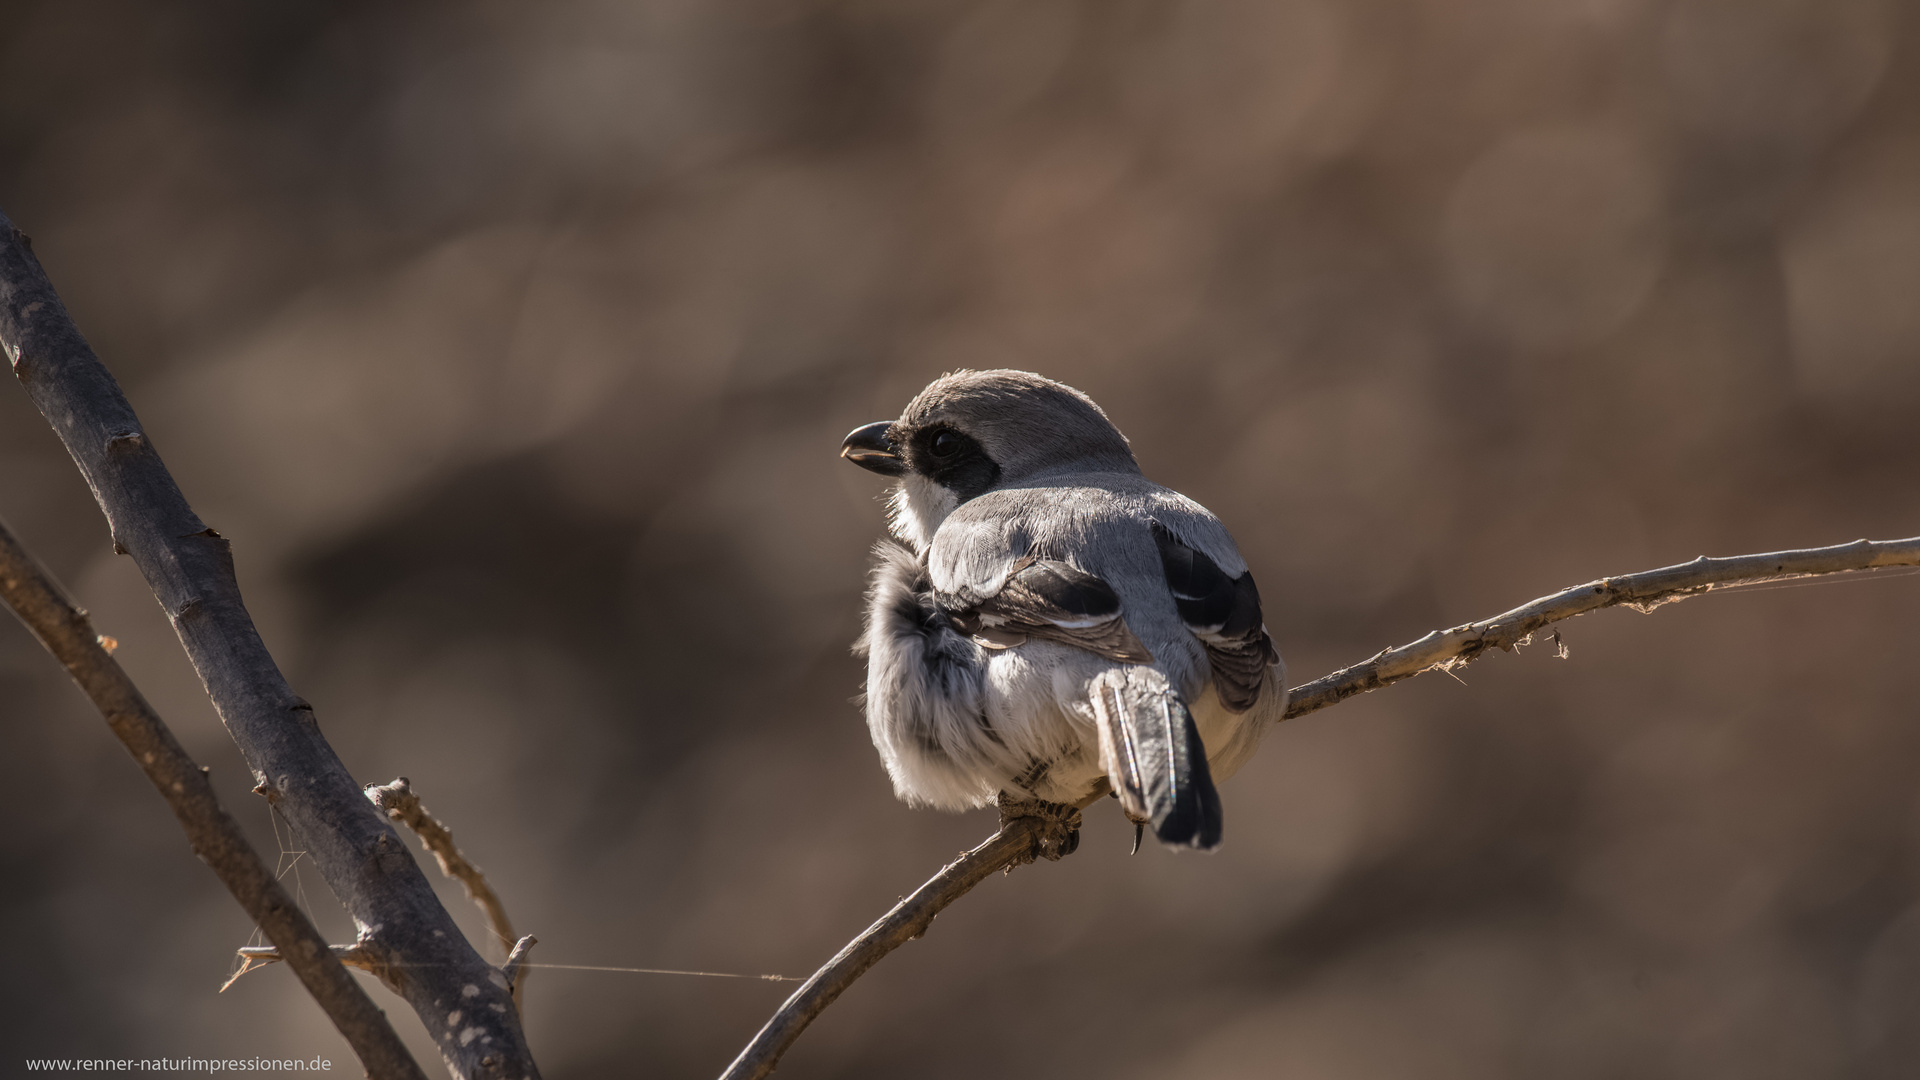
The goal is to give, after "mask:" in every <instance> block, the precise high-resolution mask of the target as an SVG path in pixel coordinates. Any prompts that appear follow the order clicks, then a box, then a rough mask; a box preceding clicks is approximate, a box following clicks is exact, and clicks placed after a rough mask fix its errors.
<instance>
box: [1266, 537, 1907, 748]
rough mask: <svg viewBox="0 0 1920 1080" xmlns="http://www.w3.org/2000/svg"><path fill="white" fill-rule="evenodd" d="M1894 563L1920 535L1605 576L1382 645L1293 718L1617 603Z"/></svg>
mask: <svg viewBox="0 0 1920 1080" xmlns="http://www.w3.org/2000/svg"><path fill="white" fill-rule="evenodd" d="M1888 566H1920V537H1914V538H1912V539H1907V540H1878V541H1876V540H1855V541H1854V542H1853V543H1851V544H1835V545H1834V546H1832V547H1823V548H1800V549H1797V550H1794V551H1769V552H1765V553H1763V554H1759V555H1733V556H1728V557H1726V558H1719V559H1716V558H1709V557H1708V556H1705V555H1702V556H1701V557H1699V558H1697V559H1695V560H1693V561H1692V562H1684V563H1679V564H1677V565H1675V566H1663V567H1661V568H1660V569H1658V570H1645V571H1642V572H1640V573H1638V574H1624V575H1621V576H1620V577H1605V578H1601V579H1599V580H1598V581H1589V582H1587V583H1586V584H1585V585H1576V586H1574V587H1573V588H1571V589H1562V590H1561V591H1559V592H1557V593H1554V594H1552V595H1551V596H1543V597H1541V598H1540V599H1538V600H1534V601H1531V602H1529V603H1525V604H1521V605H1520V606H1519V607H1517V608H1514V609H1513V610H1512V611H1508V612H1503V613H1501V614H1499V615H1495V616H1494V617H1493V618H1491V619H1482V620H1480V621H1479V622H1472V623H1467V624H1466V625H1465V626H1456V627H1454V628H1453V629H1451V630H1435V631H1434V632H1433V633H1431V634H1428V635H1427V636H1426V637H1423V638H1421V639H1420V640H1418V641H1415V642H1411V643H1409V644H1406V645H1402V646H1400V647H1399V648H1396V649H1382V650H1381V651H1380V652H1378V653H1376V654H1374V655H1373V656H1372V657H1370V658H1369V659H1367V660H1365V661H1362V662H1361V663H1358V664H1355V665H1353V666H1352V667H1347V668H1341V669H1340V670H1339V671H1336V672H1334V673H1333V674H1331V675H1327V676H1325V677H1323V678H1319V679H1315V680H1313V681H1312V682H1310V683H1307V684H1306V685H1304V686H1296V687H1294V688H1293V690H1292V692H1291V693H1290V694H1289V695H1288V701H1287V716H1286V718H1287V719H1289V720H1291V719H1293V718H1294V717H1296V716H1304V715H1306V714H1307V713H1310V712H1314V711H1316V710H1319V709H1324V708H1326V707H1327V706H1329V705H1332V704H1334V703H1336V702H1340V701H1344V700H1346V699H1347V698H1350V697H1352V696H1353V695H1355V694H1364V693H1367V692H1368V691H1370V690H1378V689H1380V688H1381V687H1383V686H1390V685H1392V684H1393V683H1397V682H1399V681H1400V680H1402V679H1411V678H1413V677H1414V676H1415V675H1419V674H1422V673H1423V672H1428V671H1432V670H1434V669H1436V668H1447V669H1452V668H1456V667H1460V666H1463V665H1465V664H1469V663H1472V662H1473V661H1474V660H1476V659H1478V658H1479V657H1480V656H1482V655H1483V654H1485V653H1486V651H1487V650H1488V649H1504V650H1508V651H1511V650H1512V649H1513V647H1514V646H1516V645H1521V644H1525V643H1526V641H1527V639H1528V638H1529V637H1531V636H1532V635H1533V633H1534V631H1536V630H1539V629H1541V628H1543V627H1545V626H1548V625H1550V624H1552V623H1557V622H1563V621H1565V620H1567V619H1571V618H1573V617H1574V616H1576V615H1585V614H1586V613H1588V612H1590V611H1599V610H1600V609H1602V608H1610V607H1622V606H1624V607H1631V608H1634V609H1636V610H1638V611H1642V612H1647V611H1652V610H1653V609H1654V608H1656V607H1659V606H1660V605H1662V604H1671V603H1674V602H1676V601H1679V600H1685V599H1687V598H1688V597H1692V596H1699V595H1702V594H1704V593H1707V592H1710V591H1712V590H1713V589H1718V588H1725V587H1727V586H1729V585H1747V584H1754V583H1757V582H1762V581H1783V580H1788V579H1792V578H1803V577H1814V576H1817V575H1821V574H1839V573H1845V572H1847V571H1854V570H1875V569H1880V568H1882V567H1888Z"/></svg>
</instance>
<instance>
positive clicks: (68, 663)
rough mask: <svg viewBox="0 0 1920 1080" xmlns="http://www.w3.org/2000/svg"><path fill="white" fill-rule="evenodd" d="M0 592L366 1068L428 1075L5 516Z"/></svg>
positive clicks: (387, 1078)
mask: <svg viewBox="0 0 1920 1080" xmlns="http://www.w3.org/2000/svg"><path fill="white" fill-rule="evenodd" d="M0 596H4V597H5V599H6V602H7V606H9V607H11V608H12V609H13V611H14V614H16V615H18V616H20V621H21V622H23V623H26V624H27V629H29V630H31V631H33V636H34V637H36V638H39V639H40V644H42V645H44V646H46V649H47V651H48V652H50V653H52V654H53V656H54V658H55V659H57V660H59V661H60V663H61V664H62V665H63V666H65V667H66V669H67V674H69V675H71V676H73V681H74V682H76V683H78V684H79V685H80V689H81V690H82V691H84V692H85V693H86V695H87V697H88V699H89V700H91V701H92V702H93V705H94V708H96V709H99V710H100V715H101V716H102V717H104V718H105V719H106V721H107V726H108V727H110V728H112V729H113V733H114V734H115V735H117V736H119V738H120V741H121V742H122V743H123V744H125V745H126V748H127V752H128V753H130V754H132V755H133V759H134V760H135V761H136V762H138V763H139V764H140V768H141V770H142V771H144V772H145V773H146V774H147V779H148V780H150V781H152V783H153V786H154V787H155V788H156V789H157V790H158V791H159V792H160V797H161V798H163V799H165V800H167V805H168V806H169V807H171V808H172V809H173V815H174V817H176V818H178V819H180V827H181V828H182V829H184V830H186V834H187V842H188V843H189V844H191V845H192V846H193V853H194V854H195V855H198V856H200V861H202V862H204V863H206V864H207V866H208V868H209V869H211V870H212V871H213V872H214V874H215V875H216V876H218V877H219V878H220V881H221V883H222V884H224V885H225V886H226V887H227V891H228V892H230V893H232V894H233V898H234V899H235V900H237V901H239V903H240V906H241V908H243V909H244V910H245V911H246V913H247V914H248V915H249V916H251V917H252V918H253V921H254V922H255V923H256V924H257V925H258V926H259V927H260V931H261V932H262V933H264V934H266V935H267V940H269V941H271V942H273V944H274V947H275V949H276V950H277V951H278V954H279V955H280V956H285V957H289V958H290V959H289V960H288V964H289V966H291V967H292V968H293V971H294V974H295V975H297V976H299V978H300V982H301V984H302V985H304V986H305V987H306V988H307V992H308V993H310V994H312V995H313V999H314V1000H315V1001H316V1002H318V1003H319V1004H320V1008H321V1009H323V1010H325V1011H326V1014H327V1018H328V1019H330V1020H332V1021H333V1026H334V1027H336V1028H339V1029H340V1034H342V1035H344V1036H346V1039H347V1043H348V1045H350V1046H352V1047H353V1052H354V1053H355V1054H357V1055H358V1056H359V1058H360V1062H361V1064H362V1065H364V1066H365V1067H366V1070H367V1075H368V1076H372V1077H376V1078H378V1080H425V1074H423V1073H422V1072H421V1071H420V1066H419V1065H418V1064H416V1063H415V1062H414V1060H413V1055H411V1054H409V1053H408V1052H407V1048H406V1045H405V1044H404V1043H402V1042H401V1041H400V1036H399V1035H397V1034H395V1033H394V1030H393V1026H392V1025H390V1024H388V1023H387V1016H386V1014H385V1013H383V1012H381V1011H380V1009H379V1008H378V1007H377V1006H375V1005H374V1003H373V1001H372V1000H371V999H369V998H368V997H367V995H366V992H365V991H364V990H362V989H360V984H359V983H356V982H354V981H353V977H352V976H351V975H348V974H347V972H346V969H345V968H342V967H341V966H340V964H339V962H338V961H337V960H335V959H334V957H333V955H332V953H331V952H330V951H329V950H328V948H327V942H326V939H325V938H322V937H321V936H320V932H319V931H318V930H316V929H314V926H313V923H312V921H311V920H309V919H308V918H307V915H306V912H304V911H301V910H300V908H299V907H298V906H297V905H296V904H294V902H293V899H292V898H291V897H289V896H288V895H287V893H286V890H285V889H282V888H281V887H280V883H279V882H278V881H277V880H275V878H274V876H273V871H271V870H269V869H268V868H267V866H266V864H265V863H263V862H261V861H260V856H259V854H258V853H256V852H255V851H254V850H253V846H252V845H251V844H248V843H247V838H246V834H245V833H243V832H241V831H240V825H239V823H238V822H236V821H234V820H233V816H232V815H230V814H228V813H227V811H226V809H225V808H224V807H222V806H221V805H220V800H219V799H218V798H217V797H216V796H215V795H214V793H213V785H212V784H210V783H208V782H207V775H206V772H205V771H204V770H202V769H201V768H200V766H198V765H196V764H195V763H194V761H193V758H191V757H189V756H188V755H187V752H186V750H185V749H183V748H182V747H181V745H180V743H179V741H178V740H177V739H175V738H174V737H173V732H172V730H171V729H169V728H168V727H167V725H166V724H165V723H164V722H163V721H162V720H161V719H160V715H159V714H158V713H156V712H154V710H153V706H151V705H149V704H147V700H146V698H145V697H143V696H142V695H141V693H140V690H139V688H138V687H136V686H134V685H133V680H132V679H130V678H128V677H127V673H126V671H124V670H123V669H122V668H121V667H120V664H119V662H118V661H116V660H114V658H113V657H112V656H111V655H109V654H108V652H107V650H106V648H105V647H103V645H102V643H101V640H100V637H99V635H97V634H95V633H94V630H93V626H92V624H90V623H89V622H88V621H87V615H86V613H85V612H83V611H81V610H80V609H79V608H78V607H75V606H74V605H73V603H72V602H71V601H69V600H67V598H66V596H65V594H64V593H63V592H62V591H61V590H60V588H59V586H58V585H56V584H54V581H53V578H52V577H51V576H50V575H48V574H47V572H46V571H45V570H44V569H42V568H41V567H40V565H39V564H38V563H37V562H35V561H34V559H33V557H32V556H31V555H29V554H28V553H27V550H26V548H24V547H22V546H21V544H20V542H19V540H17V539H15V537H14V535H13V533H12V532H10V531H8V529H7V527H6V525H5V524H4V523H0Z"/></svg>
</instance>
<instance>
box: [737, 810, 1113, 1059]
mask: <svg viewBox="0 0 1920 1080" xmlns="http://www.w3.org/2000/svg"><path fill="white" fill-rule="evenodd" d="M1096 797H1097V796H1096ZM1078 824H1079V814H1078V813H1077V812H1076V813H1074V814H1073V815H1072V818H1071V821H1070V823H1068V822H1063V821H1060V820H1058V819H1049V818H1042V817H1016V818H1011V819H1008V820H1004V821H1002V822H1001V823H1000V829H999V831H998V832H996V833H994V834H993V835H992V836H989V837H987V839H986V842H984V843H982V844H981V845H980V846H979V847H976V848H974V849H973V850H972V851H968V852H966V853H964V854H962V855H961V856H960V857H959V858H958V859H955V860H954V861H952V862H950V863H948V864H947V865H946V867H945V868H944V869H942V870H941V871H940V872H939V873H938V874H935V875H933V880H931V881H929V882H927V883H926V884H925V885H922V886H920V887H919V888H918V889H915V890H914V892H913V895H912V896H909V897H907V898H906V899H904V900H902V901H900V902H899V903H897V904H895V905H894V906H893V910H892V911H889V912H887V913H886V914H885V915H882V916H881V917H880V921H878V922H876V923H874V924H873V925H872V926H869V927H867V929H866V931H865V932H864V933H862V934H861V935H860V936H859V937H857V938H854V939H853V940H852V941H850V942H848V943H847V947H846V948H844V949H841V950H840V951H839V953H837V954H836V955H835V956H834V958H833V959H831V960H829V961H827V963H826V966H825V967H822V968H821V969H820V970H819V971H816V972H814V973H813V977H812V978H810V979H808V980H807V981H806V982H804V983H802V984H801V985H800V989H798V990H795V991H794V992H793V996H791V997H789V998H787V1000H786V1002H785V1003H784V1004H782V1005H781V1006H780V1010H779V1011H778V1012H776V1013H774V1014H773V1019H771V1020H769V1021H767V1024H766V1026H765V1027H763V1028H761V1029H760V1033H759V1034H757V1035H755V1036H754V1037H753V1041H752V1042H750V1043H748V1044H747V1048H746V1049H745V1050H742V1051H741V1052H740V1056H739V1057H737V1058H735V1059H734V1061H733V1064H732V1065H729V1066H728V1067H727V1071H726V1072H725V1073H724V1074H722V1077H721V1080H747V1078H749V1077H763V1076H767V1075H769V1074H771V1073H772V1072H773V1070H774V1067H775V1066H776V1065H778V1064H779V1063H780V1055H782V1054H784V1053H786V1051H787V1047H789V1046H792V1045H793V1041H794V1040H795V1039H798V1038H799V1037H800V1033H801V1032H802V1031H805V1030H806V1028H807V1025H808V1024H811V1023H813V1018H814V1017H816V1016H819V1015H820V1013H821V1011H822V1010H824V1009H825V1008H826V1007H827V1006H829V1005H831V1004H833V1001H834V999H835V998H837V997H839V996H840V994H841V991H843V990H845V989H846V988H847V987H849V986H851V985H853V981H854V980H855V979H858V978H859V977H860V976H862V975H864V974H866V972H867V969H868V968H870V967H872V966H873V965H875V964H877V963H879V962H880V960H881V958H883V957H885V956H886V955H887V954H888V953H890V952H892V951H893V950H895V949H897V948H899V947H900V946H902V945H905V944H906V943H907V942H909V941H912V940H913V939H914V938H917V937H919V936H920V935H921V934H924V933H926V932H927V927H928V926H930V925H931V924H932V923H933V917H934V916H935V915H938V914H940V911H941V909H942V908H945V907H946V906H947V905H948V904H951V903H953V902H954V901H955V900H958V899H960V898H961V897H962V896H965V895H966V894H967V893H968V892H969V891H971V890H972V889H973V887H974V886H975V885H978V884H980V883H981V882H982V881H985V880H986V879H988V878H990V877H992V876H993V875H994V874H995V873H997V872H999V871H1002V870H1011V869H1013V868H1014V867H1016V866H1021V865H1024V864H1026V863H1030V862H1032V861H1033V860H1034V859H1035V857H1051V858H1054V859H1058V858H1059V857H1060V856H1059V854H1058V851H1059V850H1060V841H1061V840H1062V839H1063V838H1064V835H1065V833H1066V831H1067V830H1068V828H1071V827H1077V826H1078Z"/></svg>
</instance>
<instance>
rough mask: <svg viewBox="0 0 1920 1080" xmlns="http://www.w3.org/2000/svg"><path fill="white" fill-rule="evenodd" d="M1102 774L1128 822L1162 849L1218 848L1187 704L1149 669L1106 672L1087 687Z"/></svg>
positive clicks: (1209, 790)
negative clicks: (1147, 830) (1149, 829)
mask: <svg viewBox="0 0 1920 1080" xmlns="http://www.w3.org/2000/svg"><path fill="white" fill-rule="evenodd" d="M1094 711H1095V713H1096V714H1097V715H1098V716H1099V718H1100V721H1101V742H1102V753H1103V755H1104V757H1105V759H1106V762H1107V774H1108V777H1109V779H1110V780H1111V781H1112V782H1113V786H1114V791H1115V793H1116V794H1117V795H1119V797H1120V804H1121V806H1122V807H1123V808H1124V809H1125V810H1126V812H1127V816H1128V817H1130V818H1132V819H1133V820H1134V821H1136V822H1139V821H1147V822H1150V823H1152V825H1153V835H1154V836H1155V837H1156V838H1157V839H1159V841H1160V842H1161V843H1163V844H1168V845H1170V846H1174V847H1190V848H1200V849H1202V850H1206V849H1211V848H1214V847H1217V846H1219V844H1220V832H1221V813H1220V793H1219V792H1218V791H1217V790H1215V789H1214V786H1213V776H1212V774H1211V772H1210V771H1209V770H1208V769H1207V749H1206V747H1205V746H1204V745H1203V744H1202V743H1201V741H1200V730H1199V728H1198V727H1196V726H1195V725H1194V722H1193V714H1192V713H1191V712H1189V711H1188V710H1187V705H1186V702H1184V701H1182V700H1180V695H1179V694H1177V693H1175V692H1174V691H1173V689H1172V687H1170V686H1168V685H1167V683H1166V679H1165V677H1164V676H1162V675H1160V673H1159V672H1157V671H1154V670H1153V669H1152V668H1149V667H1145V666H1133V667H1128V668H1122V669H1117V670H1115V671H1113V672H1109V673H1107V674H1106V675H1103V676H1101V678H1100V679H1099V680H1098V681H1097V682H1096V684H1095V687H1094Z"/></svg>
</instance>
